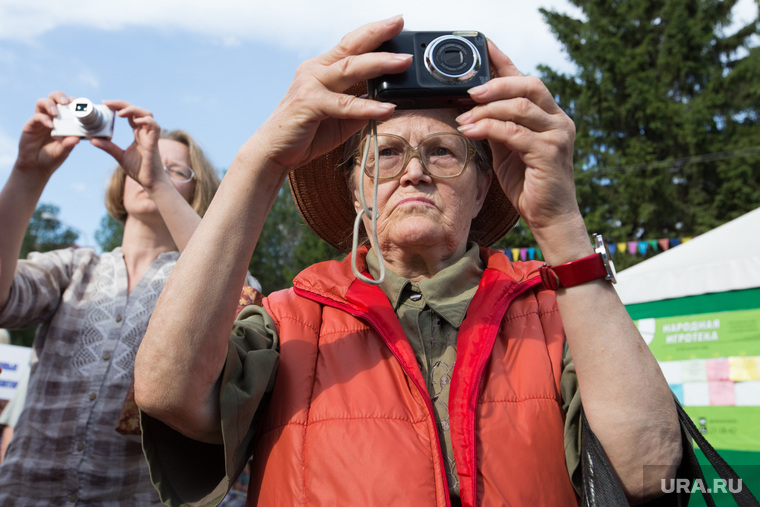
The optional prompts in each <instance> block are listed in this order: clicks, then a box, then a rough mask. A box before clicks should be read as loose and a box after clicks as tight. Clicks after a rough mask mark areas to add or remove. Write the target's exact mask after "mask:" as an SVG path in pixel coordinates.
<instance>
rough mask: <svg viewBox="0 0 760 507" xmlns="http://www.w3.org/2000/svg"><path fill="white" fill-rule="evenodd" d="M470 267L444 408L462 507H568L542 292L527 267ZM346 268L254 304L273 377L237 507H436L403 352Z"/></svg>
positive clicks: (376, 304)
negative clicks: (270, 338)
mask: <svg viewBox="0 0 760 507" xmlns="http://www.w3.org/2000/svg"><path fill="white" fill-rule="evenodd" d="M364 255H366V248H365V249H363V250H360V252H359V256H360V260H359V266H362V265H363V264H364ZM481 257H482V258H483V260H484V261H485V263H486V266H487V267H486V270H485V272H484V275H483V278H482V280H481V282H480V285H479V287H478V291H477V293H476V295H475V297H474V298H473V300H472V303H471V304H470V306H469V310H468V313H467V317H466V318H465V320H464V322H463V323H462V326H461V327H460V331H459V337H458V344H457V362H456V365H455V368H454V372H453V376H452V384H451V392H450V403H449V415H450V424H451V436H452V440H453V447H454V456H455V459H456V464H457V471H458V473H459V478H460V494H461V499H462V503H463V505H467V506H470V505H484V506H485V505H514V506H524V505H542V506H553V505H556V506H566V505H576V504H577V502H578V500H577V497H576V495H575V492H574V490H573V487H572V485H571V483H570V479H569V477H568V473H567V468H566V466H565V459H564V437H563V435H564V412H563V410H562V401H561V397H560V391H559V382H560V373H561V369H562V351H563V343H564V332H563V328H562V323H561V320H560V317H559V311H558V310H557V307H556V303H555V299H554V293H553V292H550V291H547V290H544V289H543V287H542V286H541V285H540V279H539V278H538V277H537V271H536V269H537V267H538V263H528V264H519V263H518V264H512V263H511V262H510V261H509V260H507V258H506V257H505V256H504V255H503V254H501V253H500V252H496V251H492V250H487V249H481ZM349 262H350V259H349V260H347V261H343V262H337V261H330V262H326V263H321V264H318V265H316V266H313V267H311V268H309V269H307V270H305V271H304V272H302V273H301V274H300V275H299V276H298V277H297V278H296V280H294V288H293V289H289V290H286V291H281V292H278V293H274V294H272V295H271V296H269V297H268V298H266V299H265V300H264V306H265V308H266V310H267V311H268V312H269V314H270V315H271V316H272V317H273V318H274V320H275V322H276V324H277V326H278V331H279V334H280V365H279V369H278V371H277V377H276V380H275V385H274V391H273V393H272V397H271V402H270V404H269V405H268V407H267V410H266V411H265V412H264V414H263V417H262V420H261V422H260V429H261V430H260V432H259V433H258V437H257V440H256V442H255V443H254V449H253V457H254V460H253V463H254V465H253V469H252V470H251V482H250V485H249V495H248V505H267V506H269V505H277V506H279V505H310V506H311V505H313V506H317V505H324V506H343V505H351V506H353V505H356V506H373V505H377V506H383V507H384V506H388V505H410V506H423V505H436V506H441V507H442V506H446V505H449V497H448V489H447V488H448V487H447V484H446V475H445V472H444V471H443V464H442V457H441V451H440V446H439V439H438V436H437V434H436V431H437V430H436V425H435V419H434V416H433V410H432V404H431V401H430V397H429V395H428V393H427V389H426V387H425V383H424V381H423V378H422V375H421V373H420V370H419V367H418V366H417V361H416V359H415V357H414V354H413V352H412V348H411V346H410V345H409V342H408V341H407V339H406V336H405V335H404V333H403V331H402V328H401V324H400V323H399V322H398V319H397V318H396V315H395V313H394V311H393V308H392V307H391V306H390V303H389V302H388V298H387V297H386V296H385V294H383V292H382V291H381V290H380V289H379V288H378V287H376V286H371V285H367V284H365V283H363V282H360V281H357V280H356V279H355V277H354V276H353V274H352V273H351V267H350V264H349ZM363 269H364V271H366V264H365V265H364V268H363Z"/></svg>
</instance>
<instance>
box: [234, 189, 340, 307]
mask: <svg viewBox="0 0 760 507" xmlns="http://www.w3.org/2000/svg"><path fill="white" fill-rule="evenodd" d="M341 256H342V253H341V252H340V251H339V250H337V249H335V248H333V247H332V246H330V245H329V244H327V243H326V242H324V241H323V240H322V239H320V238H319V236H317V235H316V234H314V232H312V231H311V229H309V227H308V226H307V225H306V224H305V223H304V221H303V219H302V218H301V215H299V213H298V209H297V208H296V205H295V203H294V202H293V196H292V195H291V193H290V187H289V186H288V182H287V181H286V182H285V184H284V185H283V187H282V188H281V189H280V192H279V194H278V195H277V198H276V199H275V201H274V204H273V205H272V210H271V211H270V212H269V215H268V216H267V220H266V222H265V223H264V228H263V230H262V231H261V236H260V238H259V241H258V243H257V245H256V250H255V251H254V252H253V257H252V258H251V262H250V263H249V266H248V270H249V271H250V272H251V274H252V275H253V276H255V277H256V278H257V279H258V281H259V282H260V283H261V286H262V290H263V292H264V294H269V293H270V292H274V291H276V290H280V289H284V288H286V287H290V286H292V284H293V278H294V277H295V275H297V274H298V273H299V272H300V271H301V270H302V269H304V268H306V267H307V266H310V265H312V264H314V263H316V262H320V261H323V260H329V259H337V258H340V257H341Z"/></svg>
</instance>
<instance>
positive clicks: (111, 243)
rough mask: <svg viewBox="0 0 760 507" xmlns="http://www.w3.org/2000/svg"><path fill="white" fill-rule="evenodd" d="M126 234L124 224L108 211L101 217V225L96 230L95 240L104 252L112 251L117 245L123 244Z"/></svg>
mask: <svg viewBox="0 0 760 507" xmlns="http://www.w3.org/2000/svg"><path fill="white" fill-rule="evenodd" d="M123 236H124V224H123V223H121V222H119V221H118V220H115V219H114V218H113V217H112V216H111V215H109V214H108V213H106V214H105V215H104V216H103V218H101V219H100V226H99V227H98V230H97V231H95V241H97V242H98V246H99V247H100V249H101V250H102V251H104V252H110V251H111V250H113V249H114V248H116V247H117V246H120V245H121V240H122V237H123Z"/></svg>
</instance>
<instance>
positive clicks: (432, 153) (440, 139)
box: [365, 133, 469, 178]
mask: <svg viewBox="0 0 760 507" xmlns="http://www.w3.org/2000/svg"><path fill="white" fill-rule="evenodd" d="M366 142H369V143H370V146H369V154H368V158H367V165H366V169H365V171H366V172H367V174H368V175H370V176H372V175H374V170H375V147H374V144H373V140H372V136H369V137H368V138H367V139H366ZM377 147H378V160H379V166H378V167H379V175H380V178H393V177H395V176H397V175H398V174H399V173H400V172H401V170H402V167H403V165H404V162H406V161H407V160H408V159H409V158H410V157H412V156H413V154H414V153H415V152H417V153H418V155H419V157H420V160H421V161H422V164H423V166H424V167H425V168H426V169H427V170H428V172H430V174H432V175H433V176H439V177H444V178H445V177H451V176H456V175H458V174H459V173H460V172H461V170H462V169H463V168H464V165H465V164H466V163H467V157H468V149H469V145H468V142H467V140H466V139H465V138H464V137H462V136H461V135H459V134H455V133H452V134H432V135H430V136H427V137H425V138H424V139H422V141H420V144H418V145H417V148H416V149H415V148H412V147H411V146H410V145H409V143H408V142H407V141H406V140H405V139H404V138H403V137H399V136H395V135H390V134H378V136H377Z"/></svg>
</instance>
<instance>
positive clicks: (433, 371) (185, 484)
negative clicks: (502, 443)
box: [142, 243, 581, 505]
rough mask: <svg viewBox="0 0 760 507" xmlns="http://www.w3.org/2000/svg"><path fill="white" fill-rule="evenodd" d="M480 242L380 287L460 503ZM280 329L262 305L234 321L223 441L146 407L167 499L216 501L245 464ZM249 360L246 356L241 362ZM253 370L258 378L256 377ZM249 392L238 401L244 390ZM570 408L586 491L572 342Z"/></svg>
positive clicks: (568, 426) (576, 478) (569, 444)
mask: <svg viewBox="0 0 760 507" xmlns="http://www.w3.org/2000/svg"><path fill="white" fill-rule="evenodd" d="M367 264H368V266H369V269H370V273H372V274H373V276H375V277H377V273H378V272H379V265H378V261H377V258H376V256H375V255H374V253H373V252H372V250H370V251H369V253H368V254H367ZM483 269H484V266H483V262H482V260H481V259H480V256H479V250H478V247H477V245H475V244H474V243H473V244H470V245H469V248H468V250H467V252H466V253H465V255H464V256H463V257H462V259H460V260H459V261H457V262H456V263H454V264H453V265H452V266H449V267H447V268H446V269H443V270H441V271H440V272H439V273H437V274H436V275H435V276H434V277H433V278H431V279H428V280H424V281H422V282H420V283H418V284H413V283H411V282H410V281H408V280H406V279H404V278H403V277H401V276H399V275H397V274H395V273H393V272H392V271H390V270H386V272H385V273H386V274H385V281H384V282H383V283H382V284H381V285H380V288H381V289H382V290H383V292H384V293H385V294H386V295H387V296H388V299H389V301H390V303H391V305H392V306H393V308H394V310H395V311H396V315H397V316H398V318H399V321H400V322H401V325H402V327H403V329H404V332H405V333H406V335H407V337H408V338H409V342H410V344H411V346H412V349H413V350H414V353H415V356H416V357H417V364H418V365H419V367H420V371H421V372H422V376H423V378H424V379H425V382H426V385H427V388H428V393H429V395H430V397H431V401H432V402H433V408H434V412H435V418H436V424H437V426H438V432H439V438H440V443H441V451H442V453H443V458H444V459H443V461H444V464H445V467H446V475H447V479H448V482H449V492H450V495H451V500H452V504H453V505H459V503H460V502H459V480H458V476H457V473H456V465H455V463H454V456H453V451H452V445H451V434H450V432H449V425H448V398H449V386H450V382H451V373H452V371H453V369H454V364H455V362H456V339H457V333H458V330H459V326H460V325H461V323H462V321H463V320H464V317H465V315H466V314H467V308H468V306H469V304H470V301H471V300H472V298H473V296H474V295H475V291H476V290H477V287H478V283H479V282H480V278H481V276H482V274H483ZM277 345H278V336H277V332H276V329H275V326H274V323H273V322H272V319H271V317H270V316H269V315H267V313H266V312H265V311H264V309H263V308H261V307H255V306H251V307H248V308H246V309H245V310H244V311H243V312H241V314H240V316H239V317H238V321H236V323H235V327H234V328H233V333H232V338H231V344H230V351H229V354H228V360H227V364H226V365H225V371H224V374H223V378H222V380H221V382H222V386H221V395H220V402H221V405H222V432H223V436H224V445H211V444H203V443H200V442H195V441H193V440H190V439H188V438H187V437H184V436H183V435H181V434H179V433H177V432H175V431H174V430H172V429H170V428H168V427H167V426H165V425H163V424H162V423H160V422H159V421H156V420H154V419H151V418H150V417H148V416H146V415H144V414H143V415H142V421H143V448H144V450H145V455H146V458H147V460H148V465H149V467H150V470H151V478H152V480H153V482H154V485H156V488H157V489H158V490H159V493H160V494H161V497H162V499H163V500H164V501H165V502H166V503H167V505H182V504H183V503H182V500H181V499H184V501H185V502H188V500H189V499H195V500H196V501H197V503H196V502H193V504H194V505H196V504H197V505H215V502H218V501H219V500H221V498H223V496H224V493H225V491H226V489H227V488H229V487H230V486H231V484H232V482H234V478H235V477H237V475H238V474H239V473H240V471H241V470H242V469H243V467H244V466H245V464H246V462H247V459H248V457H249V456H248V453H246V452H241V451H243V450H244V449H246V448H249V445H250V442H251V441H252V439H253V437H254V433H255V429H256V420H257V417H256V411H257V409H258V407H259V404H260V402H261V400H262V399H263V398H264V396H265V395H266V394H267V393H268V392H269V391H270V390H271V385H272V382H273V381H274V375H275V372H276V367H277V360H276V358H274V357H273V354H275V353H276V352H275V351H276V350H277V348H278V346H277ZM243 363H244V364H243ZM252 375H255V379H256V382H251V376H252ZM241 390H242V391H245V392H247V393H249V398H248V399H245V400H244V401H242V402H241V401H240V400H241V397H240V391H241ZM560 390H561V394H562V403H563V409H564V410H565V414H566V420H565V460H566V463H567V469H568V472H569V475H570V478H571V481H572V483H573V486H574V487H575V489H576V491H580V484H581V470H580V408H581V404H580V394H579V392H578V384H577V378H576V375H575V367H574V365H573V363H572V359H571V358H570V354H569V351H568V349H567V345H565V354H564V357H563V369H562V375H561V378H560ZM246 418H248V420H251V421H252V423H251V425H250V428H249V429H248V431H247V433H246V434H245V435H242V434H240V433H239V432H238V430H237V429H238V428H239V425H238V424H237V423H238V422H239V421H242V420H245V419H246Z"/></svg>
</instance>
